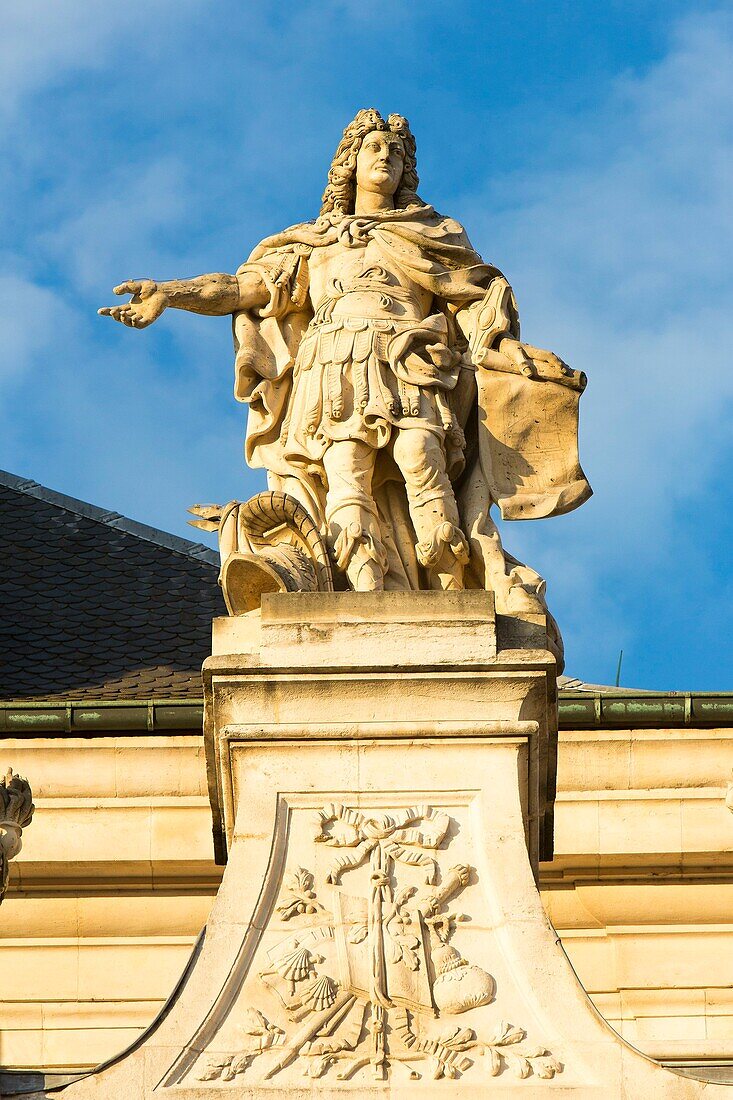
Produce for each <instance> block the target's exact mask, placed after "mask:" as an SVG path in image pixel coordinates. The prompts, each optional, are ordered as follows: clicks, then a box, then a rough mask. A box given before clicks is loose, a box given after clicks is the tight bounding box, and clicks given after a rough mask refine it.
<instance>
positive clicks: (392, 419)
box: [99, 108, 591, 651]
mask: <svg viewBox="0 0 733 1100" xmlns="http://www.w3.org/2000/svg"><path fill="white" fill-rule="evenodd" d="M418 182H419V181H418V174H417V152H416V143H415V138H414V136H413V134H412V132H411V130H410V126H409V123H408V122H407V119H405V118H403V117H402V116H401V115H396V114H393V115H390V116H389V117H388V118H387V119H385V118H383V117H382V115H381V114H380V113H379V112H378V111H377V110H375V109H374V108H369V109H367V110H362V111H359V112H358V114H357V115H356V117H355V118H354V119H353V120H352V121H351V122H350V123H349V125H348V126H347V127H346V129H345V130H344V133H343V137H342V139H341V141H340V143H339V145H338V147H337V149H336V152H335V154H334V157H333V160H332V163H331V166H330V170H329V172H328V185H327V187H326V190H325V192H324V195H323V201H322V205H321V209H320V213H319V215H318V217H317V218H316V219H314V220H312V221H304V222H302V223H300V224H299V225H294V226H291V227H290V228H289V229H285V230H284V231H283V232H281V233H276V234H275V235H274V236H271V237H268V238H266V239H265V240H263V241H262V242H261V243H260V244H259V245H257V247H256V248H255V249H254V250H253V251H252V253H251V254H250V256H249V258H248V259H247V260H246V261H245V263H243V264H242V265H241V267H240V268H239V269H238V270H237V272H236V273H235V274H233V275H230V274H224V273H215V274H209V275H201V276H198V277H197V278H194V279H187V280H171V281H167V282H155V281H153V280H150V279H143V280H132V281H127V282H124V283H121V284H120V285H119V286H117V287H115V293H117V294H130V295H132V297H131V300H130V301H129V302H128V303H126V304H124V305H118V306H111V307H105V308H103V309H100V311H99V312H100V313H102V314H104V315H107V316H110V317H113V318H114V319H115V320H117V321H119V322H121V323H123V324H125V325H126V326H128V327H129V328H138V329H140V328H146V327H147V326H148V325H150V324H152V323H153V322H154V321H155V320H156V319H157V318H158V317H160V315H161V314H162V313H163V312H164V310H166V309H168V308H173V309H184V310H189V311H191V312H194V313H200V314H209V315H212V316H224V315H229V316H231V317H232V319H233V330H234V349H235V386H234V393H235V397H236V398H237V400H239V401H242V402H244V403H246V404H247V406H248V409H249V413H248V424H247V439H246V445H245V454H246V458H247V461H248V463H249V464H250V466H253V467H255V468H259V469H264V470H266V471H267V480H268V489H269V490H270V493H269V494H258V495H257V496H256V497H254V498H252V500H250V501H247V502H246V503H244V504H240V503H239V502H237V501H232V502H231V503H229V504H227V505H226V506H225V507H220V506H217V505H197V506H195V507H194V508H193V509H191V510H192V511H193V512H194V514H195V515H196V517H197V518H196V519H195V520H193V521H191V522H192V523H194V525H197V526H200V527H204V528H207V529H210V530H217V529H218V531H219V539H220V549H221V556H222V572H221V584H222V588H223V591H224V596H225V599H226V603H227V607H228V608H229V611H230V613H231V614H233V615H236V614H241V613H243V612H246V611H248V610H252V609H253V608H254V607H256V606H258V600H259V598H260V595H261V593H263V592H271V591H320V592H328V591H331V590H332V588H333V587H335V588H336V589H337V590H338V589H342V588H350V589H354V590H356V591H381V590H382V589H389V590H392V591H394V590H402V591H414V590H426V589H430V590H433V589H443V590H456V589H463V588H473V589H486V590H489V591H493V592H494V593H495V595H496V606H497V610H498V611H499V612H500V613H501V614H510V615H511V614H522V613H523V612H534V613H537V614H544V613H545V611H546V607H545V596H544V590H545V584H544V581H543V580H542V578H541V577H540V576H539V575H538V574H537V573H536V572H535V571H534V570H533V569H531V568H529V567H528V566H526V565H523V564H522V563H521V562H519V561H517V560H516V558H513V557H512V556H511V555H509V554H506V553H505V552H504V550H503V548H502V544H501V539H500V536H499V531H498V529H497V527H496V524H495V523H494V520H493V518H492V516H491V509H492V506H498V508H499V509H500V511H501V514H502V516H503V518H505V519H515V520H522V519H542V518H545V517H548V516H554V515H561V514H563V513H565V512H568V511H571V510H572V509H573V508H577V507H579V506H580V505H581V504H582V503H583V502H584V501H585V500H587V499H588V497H589V496H590V493H591V489H590V486H589V484H588V482H587V480H586V478H585V475H584V473H583V471H582V469H581V466H580V462H579V457H578V402H579V399H580V395H581V394H582V392H583V390H584V388H585V384H586V378H585V375H584V374H583V373H582V371H576V370H572V369H571V368H570V367H569V366H567V364H565V363H564V362H563V361H562V360H561V359H560V358H558V356H557V355H555V354H554V353H553V352H550V351H546V350H544V349H542V348H538V347H535V346H533V345H531V344H528V343H526V342H525V341H523V340H522V339H521V337H520V329H519V313H518V310H517V304H516V301H515V298H514V293H513V291H512V288H511V286H510V285H509V283H508V282H507V280H506V279H505V277H504V276H503V275H502V273H501V271H500V270H499V269H498V268H497V267H495V266H494V265H493V264H491V263H487V262H485V261H484V260H482V258H481V256H480V255H479V254H478V253H477V252H476V251H475V250H474V248H473V246H472V244H471V243H470V241H469V239H468V236H467V234H466V231H465V229H464V228H463V226H462V225H461V224H460V223H459V222H457V221H456V220H455V219H454V218H452V217H446V216H445V215H443V214H440V213H438V212H437V211H436V210H435V209H434V208H433V207H432V206H430V205H429V204H428V203H427V202H425V201H424V200H423V199H422V198H421V197H420V195H419V194H418V191H417V187H418ZM556 648H557V649H558V651H559V640H556Z"/></svg>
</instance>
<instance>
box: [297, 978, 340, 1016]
mask: <svg viewBox="0 0 733 1100" xmlns="http://www.w3.org/2000/svg"><path fill="white" fill-rule="evenodd" d="M335 1000H336V982H335V981H334V980H333V978H329V977H328V975H327V974H323V975H322V976H321V977H320V978H316V979H315V981H313V982H312V983H311V984H310V985H309V986H308V988H307V989H306V991H305V993H304V994H303V997H302V1001H303V1004H304V1005H309V1006H310V1007H311V1009H312V1010H313V1011H314V1012H321V1011H322V1010H323V1009H324V1008H330V1007H331V1005H332V1004H333V1002H334V1001H335Z"/></svg>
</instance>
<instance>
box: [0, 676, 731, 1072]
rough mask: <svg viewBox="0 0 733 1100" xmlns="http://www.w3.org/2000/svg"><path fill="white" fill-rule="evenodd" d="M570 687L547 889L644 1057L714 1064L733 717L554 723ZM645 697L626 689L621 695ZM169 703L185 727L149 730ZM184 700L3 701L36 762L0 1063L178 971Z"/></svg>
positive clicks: (0, 933) (7, 747) (115, 1039)
mask: <svg viewBox="0 0 733 1100" xmlns="http://www.w3.org/2000/svg"><path fill="white" fill-rule="evenodd" d="M584 698H585V697H584V696H583V694H582V693H578V692H573V691H565V692H562V691H561V700H560V703H561V707H560V715H561V728H560V735H559V752H558V796H557V802H556V809H555V859H554V861H553V862H552V863H544V864H542V865H541V869H540V871H541V886H542V896H543V900H544V903H545V905H546V907H547V910H548V912H549V914H550V916H551V919H552V920H553V923H554V924H555V926H556V927H557V929H558V932H559V934H560V937H561V940H562V942H563V945H564V947H565V949H566V951H567V952H568V955H569V957H570V959H571V961H572V963H573V966H574V967H575V969H576V971H577V973H578V975H579V977H580V979H581V981H582V982H583V985H584V986H585V988H586V989H587V990H588V992H589V993H590V995H591V997H592V999H593V1000H594V1002H595V1003H596V1005H597V1006H598V1008H599V1009H600V1011H601V1012H602V1013H603V1014H604V1016H606V1018H607V1019H608V1020H609V1021H610V1022H611V1023H612V1024H613V1026H614V1027H615V1028H617V1030H619V1032H620V1033H621V1034H623V1035H624V1036H625V1037H626V1038H628V1039H629V1040H630V1041H631V1042H633V1043H634V1045H636V1046H638V1047H639V1048H640V1049H642V1050H644V1051H646V1052H647V1053H649V1054H650V1055H652V1056H653V1057H655V1058H660V1059H662V1060H664V1061H669V1062H675V1063H677V1062H679V1063H693V1064H695V1065H703V1066H704V1069H705V1072H706V1073H710V1074H713V1073H715V1072H716V1069H715V1066H716V1064H718V1063H721V1062H722V1063H725V1062H728V1063H730V1062H731V1061H733V998H732V997H731V992H730V991H731V987H733V965H732V964H731V963H730V960H731V959H733V923H732V922H731V920H730V905H729V900H730V899H729V894H730V890H731V887H730V879H731V864H732V863H733V814H731V813H730V810H729V809H727V808H726V801H725V800H726V788H727V785H728V783H729V781H730V769H729V767H728V762H729V761H730V759H731V747H732V745H731V742H733V722H730V721H729V722H728V724H726V725H718V726H715V725H711V724H707V725H703V724H699V725H697V726H696V725H694V724H688V725H685V724H684V722H685V713H684V712H685V708H684V706H683V705H682V703H683V701H684V700H683V699H682V698H681V697H679V696H676V697H675V696H669V697H667V699H666V700H661V701H660V700H658V703H659V705H660V709H661V707H662V706H663V705H664V706H666V707H667V709H669V708H671V707H672V706H673V705H674V706H675V707H676V708H677V709H678V710H679V715H680V716H679V720H678V721H679V724H668V725H667V726H666V727H664V728H662V727H660V728H654V727H648V726H645V727H643V728H642V727H640V728H636V729H632V728H628V726H627V728H623V727H621V726H618V725H613V724H612V722H613V721H614V719H606V718H605V717H603V715H601V720H602V721H604V722H605V726H603V725H600V726H597V727H595V728H586V729H582V728H574V729H568V728H563V725H565V726H567V725H568V724H569V722H570V721H571V720H572V719H571V716H572V714H573V712H574V711H577V710H578V706H579V703H581V702H582V701H583V700H584ZM645 698H646V699H647V700H648V698H649V697H648V696H646V697H645V696H643V695H642V696H637V697H636V699H635V700H634V699H632V700H631V703H629V701H628V699H627V700H626V702H627V703H629V706H628V709H629V711H630V712H632V713H633V711H634V706H632V705H631V704H633V703H635V705H636V710H637V711H638V710H639V707H640V705H641V704H643V702H644V699H645ZM609 700H610V701H613V696H608V697H607V701H609ZM702 701H703V702H704V699H703V700H702ZM694 702H695V701H694V700H693V703H694ZM176 708H177V713H178V720H177V723H176V724H177V725H178V726H179V728H178V729H174V730H170V729H169V730H168V731H165V730H162V729H157V724H158V722H159V721H161V722H162V721H167V722H169V723H171V724H173V723H174V718H173V717H171V712H172V711H173V712H175V711H176ZM647 709H648V704H647ZM133 712H134V708H133V707H131V706H130V705H128V706H127V707H125V708H124V714H125V718H126V721H127V722H128V723H131V722H132V721H133V720H134V715H133ZM195 712H196V708H195V706H192V704H190V703H189V704H188V705H184V704H181V703H178V704H170V705H169V706H168V707H166V706H165V704H164V703H163V702H162V701H161V702H160V703H159V704H158V714H159V715H160V717H156V712H155V708H154V707H150V708H147V707H144V706H140V707H139V708H138V726H139V727H141V728H137V729H128V730H127V732H123V733H121V732H120V729H119V725H120V723H121V721H122V717H121V716H122V714H123V708H122V707H121V706H120V705H119V704H117V705H112V706H111V705H110V704H107V706H106V708H105V706H104V705H101V706H98V707H96V708H94V707H92V706H91V705H87V706H86V707H82V708H76V709H75V711H74V713H73V714H72V715H71V720H73V722H74V724H75V726H76V735H75V734H74V732H73V731H71V732H69V733H66V734H63V733H62V732H57V733H56V734H54V735H51V734H49V733H48V731H47V732H46V735H45V736H43V735H42V734H43V720H44V716H45V721H46V726H48V722H49V720H50V719H51V718H52V717H54V714H55V713H56V712H55V710H54V708H52V707H50V706H49V707H48V708H47V709H46V710H45V712H44V711H39V709H38V708H37V707H36V708H32V707H30V706H28V707H27V708H26V710H25V711H23V708H22V707H21V706H16V707H15V709H14V711H9V712H8V714H7V715H6V718H5V727H6V728H5V732H4V734H3V739H2V750H3V758H4V759H6V760H8V761H10V760H12V762H13V764H14V766H15V767H16V768H17V769H18V770H19V771H20V772H21V773H23V774H25V775H30V776H32V777H33V780H34V797H35V801H36V805H37V807H38V810H37V813H36V817H35V820H34V822H33V827H32V828H31V829H29V830H28V831H27V833H26V834H25V835H24V844H23V851H22V853H21V855H20V857H19V858H18V859H17V860H16V861H14V862H13V863H12V864H11V870H10V884H9V890H8V894H7V897H6V899H5V901H4V903H3V906H2V909H1V910H0V963H2V965H3V973H13V975H14V981H13V983H12V986H6V987H5V991H4V994H3V996H2V998H0V1000H1V1001H2V1003H1V1004H0V1019H1V1020H2V1028H1V1031H0V1064H2V1066H3V1067H4V1068H8V1069H14V1070H20V1069H43V1070H46V1071H49V1072H51V1073H66V1072H69V1071H71V1072H78V1071H80V1070H82V1069H85V1068H88V1067H90V1066H92V1065H94V1064H96V1063H98V1062H101V1061H103V1060H105V1059H106V1058H109V1057H112V1056H114V1055H115V1054H117V1053H119V1051H120V1050H121V1049H122V1048H123V1047H124V1046H126V1045H127V1044H128V1043H129V1042H131V1041H133V1040H134V1039H136V1038H137V1037H138V1036H139V1034H140V1033H141V1031H142V1029H144V1028H145V1027H146V1026H147V1025H148V1024H149V1023H150V1022H151V1021H152V1019H153V1018H154V1017H155V1015H156V1014H157V1012H158V1011H159V1010H160V1008H161V1007H162V1005H163V1003H164V1002H165V999H166V998H167V997H168V995H169V994H170V992H171V990H172V989H173V987H174V985H175V982H176V980H177V977H178V976H179V974H180V973H181V971H182V970H183V968H184V966H185V964H186V961H187V959H188V956H189V953H190V951H191V948H192V946H193V944H194V943H195V941H196V938H197V936H198V934H199V932H200V930H201V928H202V927H203V925H204V924H205V922H206V919H207V915H208V912H209V909H210V907H211V904H212V901H213V898H214V896H215V894H216V890H217V887H218V884H219V881H220V877H221V870H222V869H221V868H220V867H217V866H216V864H215V863H214V858H213V845H212V838H211V813H210V808H209V800H208V795H207V789H206V768H205V760H204V749H203V737H202V732H201V727H200V717H199V726H198V728H196V725H195V722H190V725H189V728H188V729H187V730H186V729H183V728H180V727H181V726H185V723H186V721H187V718H186V715H189V714H192V713H194V714H195ZM687 712H688V713H687V721H688V722H692V723H694V722H695V718H694V716H693V714H692V713H691V708H690V706H688V707H687ZM13 714H14V715H15V718H12V715H13ZM23 714H25V722H23V723H21V721H20V719H19V716H20V715H23ZM599 714H600V708H599ZM8 715H9V716H10V717H8ZM91 715H94V716H95V717H94V719H92V718H91V717H90V716H91ZM105 715H106V728H105V724H104V723H105ZM672 717H673V719H674V711H673V712H672ZM573 721H574V720H573ZM615 721H616V722H618V718H616V719H615ZM675 721H676V720H675ZM85 724H86V731H87V733H86V736H84V737H81V736H79V735H78V734H79V732H80V731H81V730H82V729H84V728H85ZM8 725H10V726H11V728H8ZM116 725H117V727H118V728H117V731H115V726H116ZM13 726H14V729H13V728H12V727H13ZM148 726H149V727H150V728H151V732H147V728H148ZM154 727H155V731H154V732H153V728H154ZM21 729H22V733H21V732H20V731H21ZM90 734H91V735H90ZM110 837H114V849H113V856H112V858H111V849H110V841H109V838H110ZM717 1072H718V1073H724V1072H725V1070H724V1069H720V1070H718V1071H717Z"/></svg>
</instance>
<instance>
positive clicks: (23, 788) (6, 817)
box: [0, 768, 35, 902]
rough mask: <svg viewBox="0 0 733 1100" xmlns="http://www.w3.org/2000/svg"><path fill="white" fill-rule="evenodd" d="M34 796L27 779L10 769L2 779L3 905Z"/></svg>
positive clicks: (0, 860)
mask: <svg viewBox="0 0 733 1100" xmlns="http://www.w3.org/2000/svg"><path fill="white" fill-rule="evenodd" d="M32 800H33V794H32V792H31V789H30V786H29V784H28V781H27V780H26V779H23V778H22V776H20V775H13V769H12V768H9V769H8V771H7V774H6V775H5V776H3V778H2V779H0V902H2V900H3V898H4V897H5V891H6V889H7V886H8V877H9V875H10V860H11V859H15V857H16V856H17V855H18V853H19V852H20V849H21V847H22V846H23V841H22V839H21V838H22V835H23V830H24V829H27V828H28V826H29V825H30V823H31V819H32V818H33V811H34V810H35V806H34V805H33V801H32Z"/></svg>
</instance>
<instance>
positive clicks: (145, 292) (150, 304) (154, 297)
mask: <svg viewBox="0 0 733 1100" xmlns="http://www.w3.org/2000/svg"><path fill="white" fill-rule="evenodd" d="M114 293H115V294H131V295H132V297H131V298H130V301H129V302H127V303H125V305H121V306H103V307H102V308H101V309H98V310H97V313H98V314H99V315H100V316H101V317H111V318H112V319H113V320H114V321H119V322H120V324H123V325H127V327H128V328H147V327H148V325H152V323H153V321H155V320H156V319H157V318H158V317H160V315H161V313H162V312H163V310H164V309H165V307H166V305H167V304H168V302H167V299H166V297H165V295H164V294H163V293H162V292H161V291H159V290H158V285H157V283H154V282H153V281H152V279H139V280H137V279H129V280H127V282H124V283H120V284H119V285H118V286H116V287H115V288H114Z"/></svg>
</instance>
